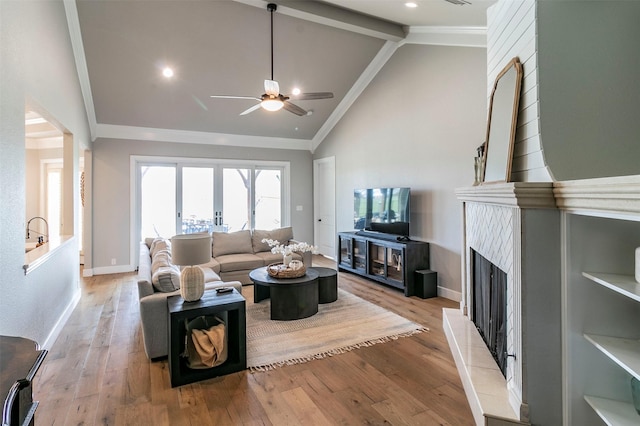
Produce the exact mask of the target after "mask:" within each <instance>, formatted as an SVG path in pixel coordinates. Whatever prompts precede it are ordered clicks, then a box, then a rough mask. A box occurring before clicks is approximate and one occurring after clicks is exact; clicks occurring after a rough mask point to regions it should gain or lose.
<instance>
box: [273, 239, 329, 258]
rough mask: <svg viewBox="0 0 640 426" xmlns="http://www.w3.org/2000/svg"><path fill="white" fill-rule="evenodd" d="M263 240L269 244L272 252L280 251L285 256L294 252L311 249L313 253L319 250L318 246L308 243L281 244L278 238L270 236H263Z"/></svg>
mask: <svg viewBox="0 0 640 426" xmlns="http://www.w3.org/2000/svg"><path fill="white" fill-rule="evenodd" d="M262 242H263V243H267V244H269V247H271V253H273V254H277V253H279V254H281V255H283V256H290V255H291V254H292V253H293V252H299V253H302V252H305V251H310V252H312V253H316V251H317V248H316V247H314V246H312V245H309V244H307V243H295V244H287V245H286V246H285V245H282V244H280V242H279V241H278V240H272V239H270V238H263V239H262Z"/></svg>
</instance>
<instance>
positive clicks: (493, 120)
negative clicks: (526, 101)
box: [482, 57, 523, 183]
mask: <svg viewBox="0 0 640 426" xmlns="http://www.w3.org/2000/svg"><path fill="white" fill-rule="evenodd" d="M512 69H514V70H515V73H516V79H515V87H513V86H509V87H507V86H505V85H504V84H502V85H500V79H501V78H502V77H504V76H505V74H507V73H508V72H509V71H511V70H512ZM522 74H523V71H522V64H521V63H520V59H519V58H518V57H515V58H513V59H512V60H511V61H509V63H508V64H507V65H506V66H505V67H504V68H503V69H502V71H500V73H499V74H498V76H497V77H496V81H495V84H494V85H493V91H492V92H491V100H490V103H489V118H488V120H487V138H486V146H485V149H484V172H483V176H482V183H495V182H509V181H510V180H511V161H512V159H513V145H514V142H515V137H516V126H517V122H518V108H519V105H520V88H521V87H522ZM498 90H499V91H498ZM496 93H498V94H499V95H501V96H507V97H509V96H510V94H511V93H513V102H512V103H511V104H508V105H506V106H507V107H508V108H503V110H504V111H498V110H494V100H495V98H496ZM500 106H502V105H500ZM497 123H499V124H500V125H501V126H506V125H509V135H508V137H507V138H506V140H502V139H498V138H496V136H495V135H493V137H491V136H492V135H491V126H492V124H493V125H494V127H496V128H497Z"/></svg>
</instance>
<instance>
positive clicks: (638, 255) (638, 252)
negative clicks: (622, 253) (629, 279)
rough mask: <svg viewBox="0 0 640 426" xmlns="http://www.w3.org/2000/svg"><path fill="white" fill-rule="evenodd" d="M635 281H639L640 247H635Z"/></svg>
mask: <svg viewBox="0 0 640 426" xmlns="http://www.w3.org/2000/svg"><path fill="white" fill-rule="evenodd" d="M636 281H637V282H638V283H640V247H638V248H637V249H636Z"/></svg>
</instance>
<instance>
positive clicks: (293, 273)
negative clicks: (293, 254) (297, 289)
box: [267, 263, 307, 278]
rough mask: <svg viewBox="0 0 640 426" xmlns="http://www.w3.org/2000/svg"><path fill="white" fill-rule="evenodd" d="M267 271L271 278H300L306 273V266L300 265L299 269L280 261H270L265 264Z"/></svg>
mask: <svg viewBox="0 0 640 426" xmlns="http://www.w3.org/2000/svg"><path fill="white" fill-rule="evenodd" d="M267 273H268V274H269V276H272V277H273V278H300V277H301V276H303V275H304V274H306V273H307V268H306V267H305V266H304V265H302V268H300V269H292V268H289V267H285V266H284V265H283V264H282V263H272V264H271V265H269V266H267Z"/></svg>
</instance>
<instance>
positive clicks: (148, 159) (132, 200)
mask: <svg viewBox="0 0 640 426" xmlns="http://www.w3.org/2000/svg"><path fill="white" fill-rule="evenodd" d="M140 163H149V164H151V163H153V164H161V163H162V164H171V165H178V164H179V165H180V166H189V165H205V164H207V165H213V166H223V167H225V166H244V165H247V166H252V167H254V168H255V167H272V168H282V180H283V182H282V194H281V197H282V198H283V199H284V200H283V211H282V225H283V226H289V225H291V162H289V161H273V160H236V159H228V158H192V157H165V156H153V155H131V156H130V157H129V176H130V179H129V206H130V209H129V235H130V237H129V238H130V241H129V243H130V246H129V266H128V268H130V269H127V270H120V269H118V270H117V271H116V270H114V271H111V270H112V269H114V268H126V267H127V266H104V267H98V268H93V269H92V270H86V269H85V272H84V273H85V274H86V273H91V274H92V275H94V274H95V275H100V274H107V273H109V274H110V273H119V272H130V271H133V270H135V268H136V266H139V265H138V249H139V241H138V239H137V236H138V235H140V223H139V220H138V217H137V215H136V212H137V209H138V207H139V204H140V199H139V198H140V194H139V192H138V186H137V184H138V182H139V180H140V179H139V176H138V170H139V167H138V165H139V164H140ZM104 271H110V272H104ZM92 275H85V276H92Z"/></svg>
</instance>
